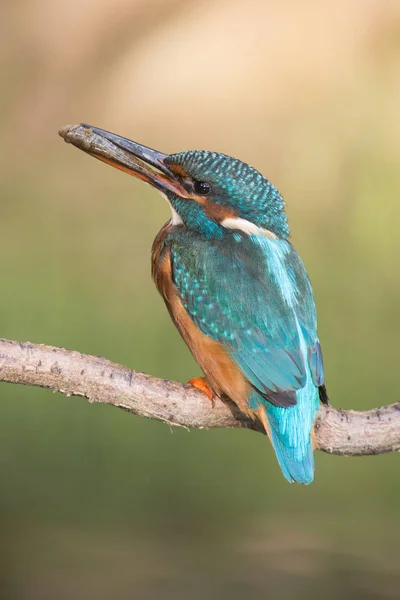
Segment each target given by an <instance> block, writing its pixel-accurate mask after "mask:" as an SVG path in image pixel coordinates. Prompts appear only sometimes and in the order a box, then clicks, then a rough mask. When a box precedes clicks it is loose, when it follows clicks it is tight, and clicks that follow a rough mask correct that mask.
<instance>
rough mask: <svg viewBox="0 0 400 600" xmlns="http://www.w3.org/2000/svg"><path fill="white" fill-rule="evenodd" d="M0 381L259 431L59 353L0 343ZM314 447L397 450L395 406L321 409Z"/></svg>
mask: <svg viewBox="0 0 400 600" xmlns="http://www.w3.org/2000/svg"><path fill="white" fill-rule="evenodd" d="M0 381H4V382H8V383H21V384H23V385H33V386H38V387H43V388H49V389H51V390H54V391H56V392H61V393H62V394H64V395H66V396H82V397H83V398H86V399H87V400H89V402H103V403H105V404H111V405H113V406H117V407H118V408H122V409H124V410H126V411H128V412H130V413H132V414H135V415H139V416H141V417H149V418H151V419H158V420H160V421H164V422H165V423H168V424H170V425H180V426H183V427H188V428H192V427H196V428H200V429H203V428H204V429H208V428H212V427H245V428H248V429H252V430H254V431H259V432H262V427H261V425H260V424H259V423H258V422H256V421H252V420H251V419H249V418H248V417H246V416H245V415H244V414H243V413H241V412H240V411H239V409H238V408H237V407H236V405H234V404H233V403H232V402H230V401H226V402H225V401H222V400H219V399H218V398H217V399H216V400H215V405H214V407H212V405H211V402H210V401H209V400H208V398H207V397H206V396H205V395H204V394H202V393H201V392H199V391H197V390H195V389H194V388H193V387H192V386H190V385H185V384H182V383H176V382H173V381H167V380H164V379H157V378H156V377H150V376H149V375H145V374H144V373H135V371H132V370H131V369H128V368H127V367H124V366H122V365H118V364H115V363H112V362H111V361H109V360H106V359H105V358H102V357H95V356H88V355H85V354H80V353H79V352H74V351H70V350H64V349H62V348H54V347H52V346H44V345H41V344H31V343H29V342H26V343H21V342H13V341H10V340H4V339H0ZM315 442H316V447H317V448H318V449H319V450H323V451H324V452H329V453H331V454H340V455H346V456H360V455H366V454H382V453H384V452H390V451H393V450H400V403H399V402H398V403H396V404H392V405H391V406H385V407H383V408H377V409H373V410H369V411H364V412H358V411H353V410H341V409H335V408H332V407H331V406H328V407H326V406H322V407H321V411H320V414H319V416H318V418H317V420H316V422H315Z"/></svg>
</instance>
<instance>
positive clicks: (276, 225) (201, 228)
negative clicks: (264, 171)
mask: <svg viewBox="0 0 400 600" xmlns="http://www.w3.org/2000/svg"><path fill="white" fill-rule="evenodd" d="M60 135H61V136H62V137H64V138H65V139H66V141H68V142H71V143H73V144H74V145H76V146H77V147H79V148H81V149H82V150H84V151H86V152H88V153H89V154H91V155H92V156H94V157H96V158H98V159H100V160H102V161H104V162H106V163H108V164H111V165H112V166H115V167H117V168H118V169H121V170H123V171H125V172H127V173H129V174H131V175H135V176H136V177H138V178H139V179H142V180H143V181H145V182H146V183H149V184H151V185H152V186H153V187H155V188H156V189H158V190H159V191H160V192H161V193H162V194H163V195H164V196H165V197H166V198H167V200H168V202H169V204H170V206H171V209H172V222H173V224H175V225H179V224H183V225H184V226H186V227H187V228H189V229H192V230H194V231H197V232H198V233H200V234H201V235H203V236H205V237H209V238H215V237H217V238H222V237H223V236H224V235H225V234H226V233H227V232H229V231H230V232H232V230H236V231H242V232H243V233H244V234H247V235H254V234H260V233H261V234H264V235H268V236H270V237H280V238H287V237H288V236H289V227H288V223H287V219H286V215H285V212H284V206H285V203H284V201H283V198H282V196H281V195H280V193H279V192H278V190H277V189H276V188H275V187H274V186H273V185H272V184H271V183H270V182H269V181H268V180H267V179H266V178H265V177H263V175H261V173H259V172H258V171H257V170H256V169H254V168H253V167H251V166H249V165H248V164H246V163H243V162H241V161H240V160H237V159H235V158H232V157H230V156H226V155H225V154H219V153H217V152H209V151H206V150H189V151H187V152H179V153H177V154H170V155H168V154H162V153H161V152H157V151H155V150H152V149H151V148H147V147H146V146H142V145H141V144H137V143H136V142H132V141H131V140H128V139H126V138H123V137H121V136H118V135H115V134H113V133H110V132H108V131H104V130H103V129H98V128H96V127H90V126H89V125H78V126H68V127H65V128H63V129H61V130H60Z"/></svg>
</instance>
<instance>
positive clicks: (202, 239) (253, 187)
mask: <svg viewBox="0 0 400 600" xmlns="http://www.w3.org/2000/svg"><path fill="white" fill-rule="evenodd" d="M74 128H75V129H74ZM60 135H62V137H64V138H65V139H66V141H69V142H72V143H73V144H75V145H77V146H78V147H80V148H81V149H83V150H85V151H86V152H88V153H89V154H91V155H92V156H94V157H95V158H98V159H100V160H102V161H103V162H106V163H108V164H110V165H112V166H114V167H117V168H118V169H120V170H122V171H125V172H127V173H129V174H131V175H134V176H136V177H138V178H139V179H141V180H142V181H144V182H146V183H148V184H150V185H151V186H152V187H154V188H155V189H157V190H158V191H159V192H161V194H162V196H163V197H164V198H165V200H166V201H167V203H168V205H169V207H170V209H171V218H170V219H169V220H168V221H167V222H166V223H165V225H164V226H163V227H162V229H161V230H160V232H159V233H158V235H157V236H156V238H155V240H154V243H153V246H152V259H151V263H152V277H153V280H154V282H155V285H156V287H157V289H158V291H159V293H160V294H161V296H162V298H163V299H164V301H165V304H166V306H167V309H168V311H169V314H170V316H171V319H172V321H173V323H174V324H175V326H176V328H177V329H178V331H179V333H180V335H181V337H182V338H183V340H184V341H185V342H186V344H187V346H188V347H189V349H190V351H191V353H192V355H193V357H194V359H195V360H196V362H197V363H198V365H199V366H200V368H201V370H202V372H203V375H204V376H203V377H200V378H193V379H191V380H190V383H191V384H192V385H193V386H194V387H196V388H198V389H200V390H201V391H202V392H203V393H205V394H206V395H207V396H208V397H209V398H210V400H212V399H213V398H215V397H224V396H226V397H228V398H229V399H230V400H231V401H233V402H234V403H236V405H237V406H238V407H239V409H240V410H241V411H242V412H243V413H245V414H246V415H248V416H249V417H250V418H252V419H254V420H258V421H260V422H261V424H262V426H263V427H264V429H265V432H266V434H267V436H268V438H269V439H270V441H271V443H272V446H273V449H274V451H275V454H276V457H277V460H278V463H279V466H280V468H281V471H282V473H283V475H284V477H285V478H286V479H287V480H288V481H289V482H291V483H292V482H298V483H302V484H310V483H311V482H312V481H313V479H314V456H313V449H314V448H313V435H312V431H313V424H314V421H315V419H316V416H317V414H318V410H319V407H320V404H321V403H323V404H328V395H327V391H326V387H325V383H324V367H323V359H322V352H321V346H320V341H319V338H318V333H317V318H316V308H315V302H314V295H313V290H312V287H311V283H310V279H309V277H308V275H307V272H306V269H305V267H304V264H303V262H302V260H301V258H300V256H299V255H298V253H297V251H296V250H295V248H294V246H293V245H292V243H291V241H290V229H289V224H288V220H287V217H286V213H285V202H284V200H283V197H282V195H281V194H280V192H279V191H278V189H277V188H276V187H275V186H274V185H273V184H272V183H271V182H270V181H269V180H268V179H267V178H266V177H264V176H263V175H262V174H261V173H260V172H259V171H258V170H256V169H255V168H253V167H252V166H250V165H249V164H247V163H245V162H242V161H240V160H238V159H236V158H233V157H230V156H227V155H225V154H221V153H218V152H212V151H208V150H188V151H183V152H179V153H174V154H164V153H162V152H159V151H156V150H153V149H151V148H149V147H147V146H144V145H142V144H139V143H137V142H134V141H132V140H130V139H127V138H124V137H122V136H119V135H116V134H114V133H111V132H109V131H106V130H104V129H100V128H97V127H92V126H90V125H86V124H81V125H78V126H66V127H64V128H62V129H61V130H60ZM82 140H83V141H82Z"/></svg>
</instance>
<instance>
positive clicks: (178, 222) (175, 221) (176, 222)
mask: <svg viewBox="0 0 400 600" xmlns="http://www.w3.org/2000/svg"><path fill="white" fill-rule="evenodd" d="M160 194H161V196H162V197H163V198H164V199H165V200H166V201H167V203H168V206H169V207H170V209H171V214H172V217H171V221H170V223H171V225H183V221H182V219H181V217H180V215H178V213H177V212H176V210H175V209H174V207H173V206H172V204H171V202H170V201H169V198H168V196H167V194H164V192H160Z"/></svg>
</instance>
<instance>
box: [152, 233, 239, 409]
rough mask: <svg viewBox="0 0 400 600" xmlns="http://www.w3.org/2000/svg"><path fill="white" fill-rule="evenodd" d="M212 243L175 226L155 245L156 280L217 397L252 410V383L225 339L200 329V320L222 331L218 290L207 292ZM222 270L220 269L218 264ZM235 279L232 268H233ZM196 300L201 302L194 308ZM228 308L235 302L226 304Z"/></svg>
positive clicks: (153, 257) (154, 277) (153, 256)
mask: <svg viewBox="0 0 400 600" xmlns="http://www.w3.org/2000/svg"><path fill="white" fill-rule="evenodd" d="M209 244H210V241H209V240H204V239H202V238H201V237H200V236H199V235H197V234H194V233H193V232H190V231H187V230H185V229H184V228H183V227H173V226H171V225H170V223H166V225H165V226H164V227H163V228H162V230H161V231H160V232H159V234H158V235H157V237H156V239H155V240H154V243H153V248H152V276H153V280H154V282H155V284H156V287H157V289H158V291H159V292H160V294H161V296H162V297H163V298H164V301H165V303H166V306H167V308H168V311H169V313H170V315H171V318H172V320H173V322H174V323H175V325H176V327H177V329H178V331H179V332H180V334H181V336H182V337H183V339H184V340H185V342H186V344H187V345H188V347H189V349H190V350H191V352H192V354H193V356H194V358H195V360H196V361H197V363H198V364H199V366H200V367H201V369H202V370H203V372H204V374H205V375H206V377H207V379H208V381H209V383H210V385H211V387H212V388H213V390H214V392H215V393H216V394H218V395H219V394H220V393H221V392H223V393H225V394H227V395H228V396H229V397H230V398H232V399H233V400H235V401H236V403H237V404H238V405H239V406H240V407H241V409H242V410H243V411H245V412H247V397H248V389H249V385H248V382H247V381H246V379H245V377H244V376H243V374H242V372H241V371H240V369H239V368H238V366H237V365H236V363H235V362H234V360H233V359H232V357H231V356H230V355H229V353H228V352H227V348H226V346H225V344H224V343H222V341H220V340H219V339H216V338H215V337H214V336H213V335H207V332H204V331H202V330H201V329H200V327H199V323H198V322H197V316H198V317H199V318H200V319H203V320H204V322H205V319H206V316H204V317H202V316H201V315H202V314H203V313H204V315H207V313H208V318H209V319H210V326H211V327H212V328H213V329H214V330H217V328H218V321H219V319H218V318H214V317H213V316H212V315H211V316H210V311H211V308H212V305H213V304H214V300H213V297H212V290H208V291H207V293H206V294H205V293H204V292H205V290H204V277H205V276H206V272H207V270H208V269H213V262H212V261H210V259H209V257H208V250H209ZM217 266H218V265H217ZM226 274H227V275H229V269H227V273H226ZM193 302H194V303H195V304H196V307H194V306H193V305H192V304H193ZM224 304H225V305H226V307H228V305H229V302H226V303H224Z"/></svg>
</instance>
